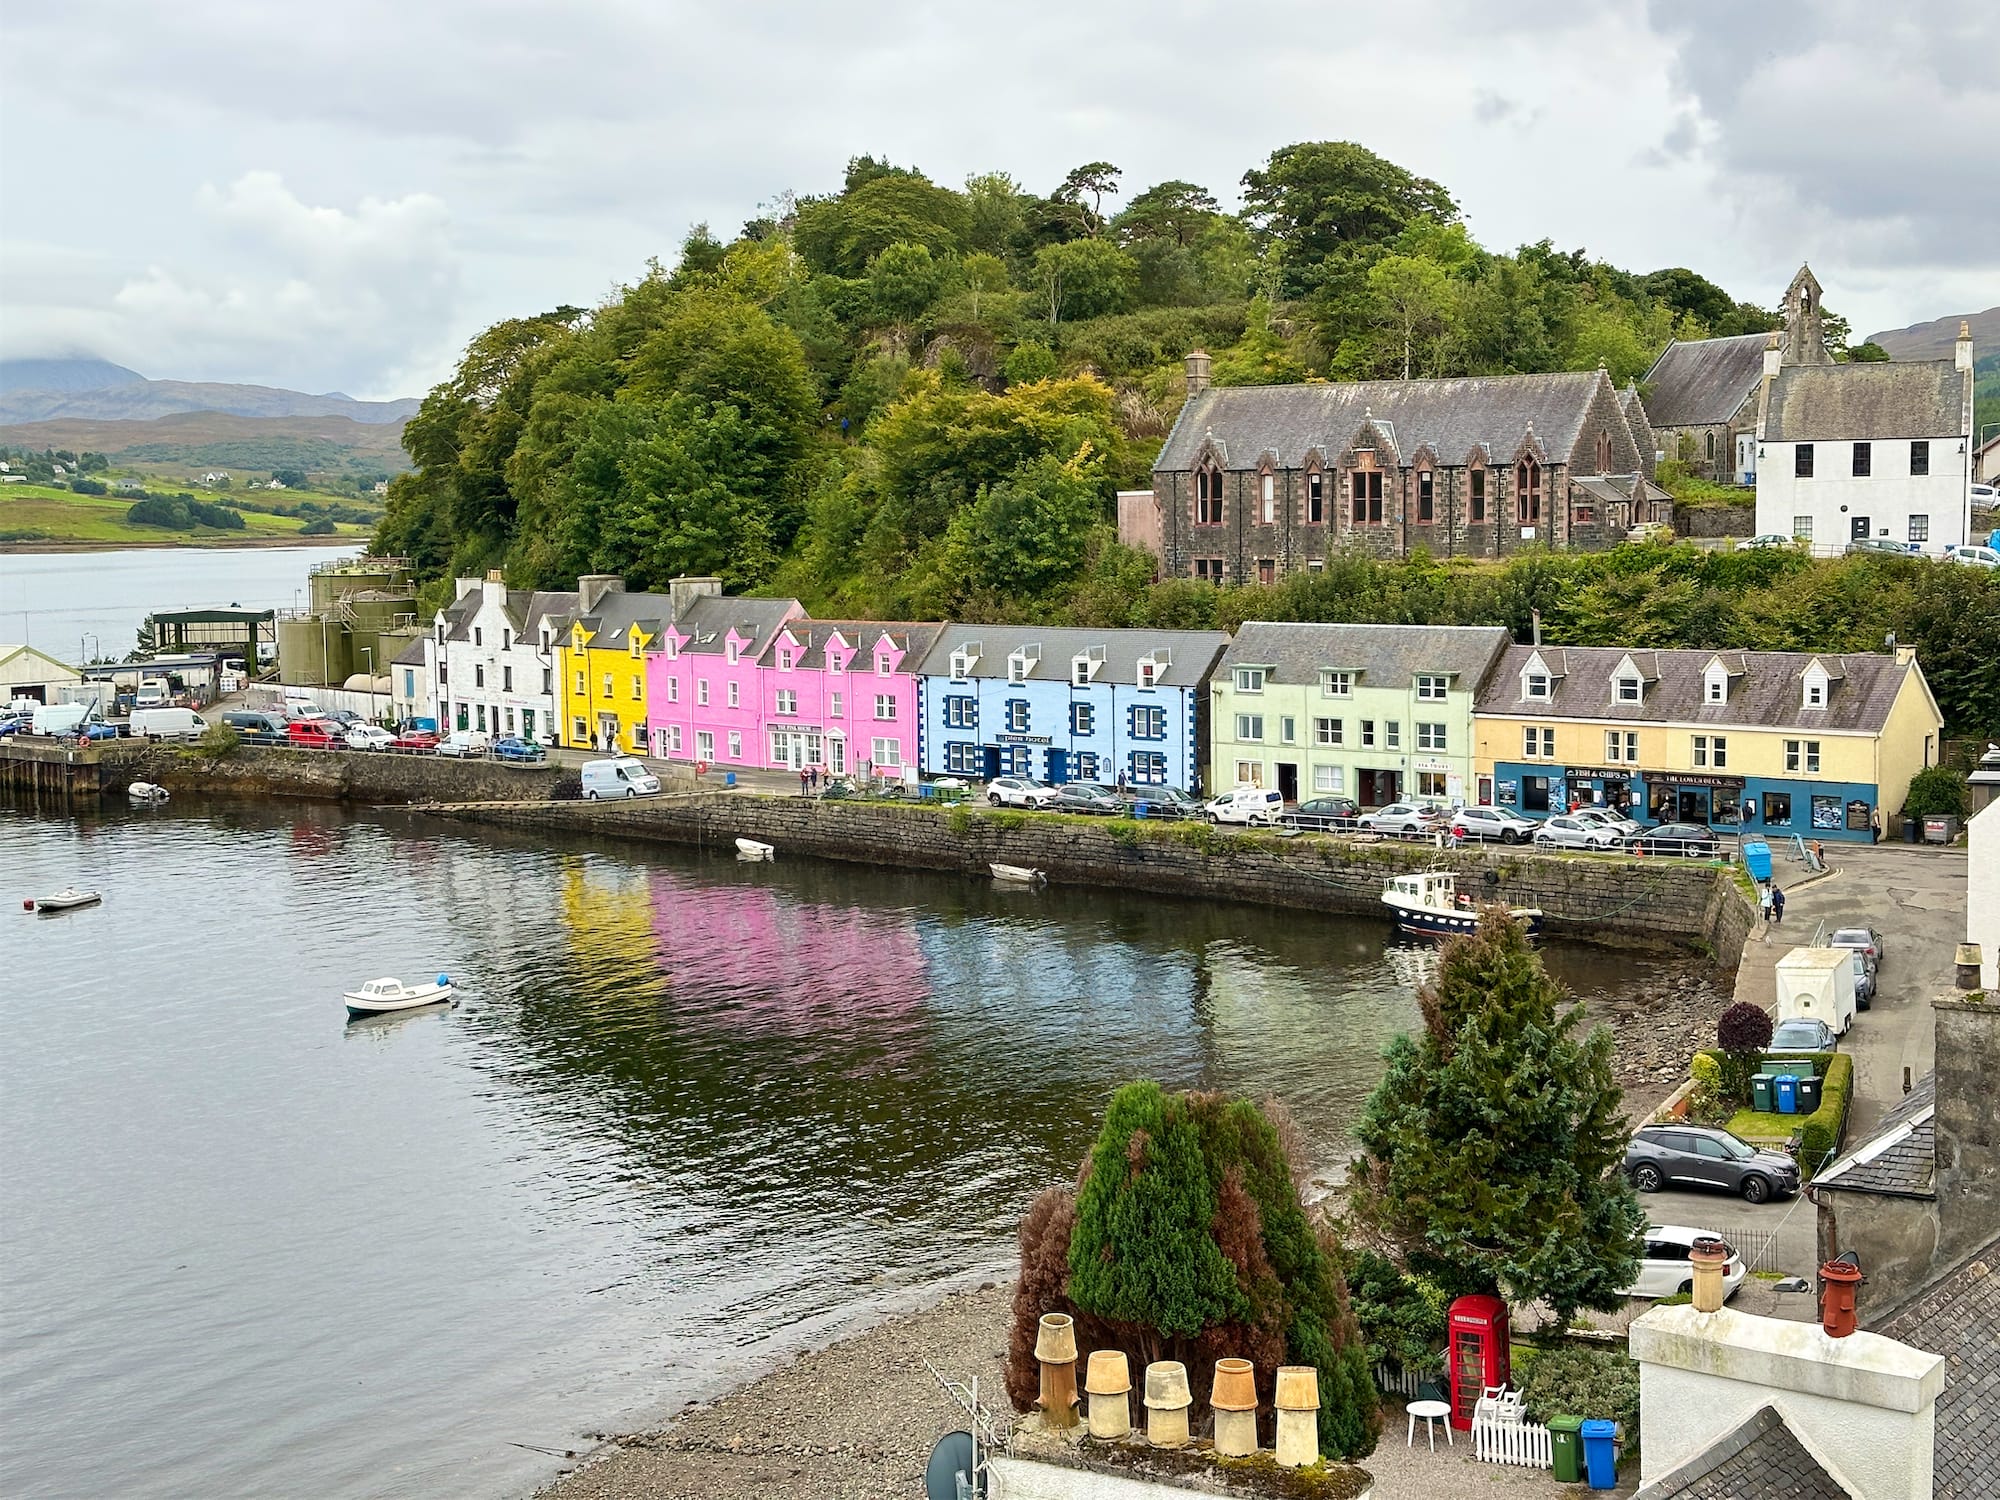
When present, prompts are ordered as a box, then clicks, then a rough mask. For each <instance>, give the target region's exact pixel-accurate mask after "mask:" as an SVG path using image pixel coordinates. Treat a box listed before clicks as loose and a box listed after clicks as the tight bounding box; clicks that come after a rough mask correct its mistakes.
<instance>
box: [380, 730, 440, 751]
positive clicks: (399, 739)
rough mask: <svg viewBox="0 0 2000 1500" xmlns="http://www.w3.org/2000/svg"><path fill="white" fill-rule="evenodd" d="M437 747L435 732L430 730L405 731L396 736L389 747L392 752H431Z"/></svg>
mask: <svg viewBox="0 0 2000 1500" xmlns="http://www.w3.org/2000/svg"><path fill="white" fill-rule="evenodd" d="M437 747H438V737H437V731H436V730H432V729H406V730H404V731H403V732H402V733H401V734H399V735H397V736H396V738H395V740H394V742H393V743H392V744H391V745H390V746H389V748H390V749H392V750H422V751H426V752H428V751H432V750H435V749H437Z"/></svg>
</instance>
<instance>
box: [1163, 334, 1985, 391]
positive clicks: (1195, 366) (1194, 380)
mask: <svg viewBox="0 0 2000 1500" xmlns="http://www.w3.org/2000/svg"><path fill="white" fill-rule="evenodd" d="M1971 347H1972V346H1971V345H1970V344H1968V345H1966V348H1967V349H1970V348H1971ZM1207 389H1208V351H1207V350H1206V349H1197V350H1195V351H1194V352H1193V353H1192V354H1190V355H1188V357H1187V393H1188V394H1189V395H1190V396H1199V395H1200V394H1201V393H1202V392H1203V391H1205V390H1207Z"/></svg>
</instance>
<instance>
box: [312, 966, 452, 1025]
mask: <svg viewBox="0 0 2000 1500" xmlns="http://www.w3.org/2000/svg"><path fill="white" fill-rule="evenodd" d="M457 994H458V988H457V986H455V985H454V984H453V983H452V982H451V979H450V976H448V975H445V974H440V975H438V977H437V982H436V983H434V984H405V983H403V981H402V980H400V979H371V980H369V981H368V982H367V983H366V984H364V985H362V986H361V988H360V989H358V990H349V991H348V992H347V993H346V994H345V995H342V996H341V997H340V998H341V999H343V1000H345V1001H346V1002H347V1013H348V1014H349V1015H350V1016H386V1015H390V1014H393V1013H394V1012H396V1011H399V1010H421V1009H422V1008H423V1007H424V1006H426V1005H442V1004H444V1003H445V1002H446V1001H448V1000H451V999H453V998H454V997H456V996H457Z"/></svg>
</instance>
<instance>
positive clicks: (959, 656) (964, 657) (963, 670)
mask: <svg viewBox="0 0 2000 1500" xmlns="http://www.w3.org/2000/svg"><path fill="white" fill-rule="evenodd" d="M977 660H979V658H978V657H976V656H974V655H973V654H972V653H971V652H969V651H954V652H952V653H951V675H952V676H953V678H955V679H956V680H958V681H960V682H963V681H964V680H965V679H966V678H968V677H970V676H971V675H972V664H973V663H974V662H976V661H977Z"/></svg>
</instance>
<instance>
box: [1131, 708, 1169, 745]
mask: <svg viewBox="0 0 2000 1500" xmlns="http://www.w3.org/2000/svg"><path fill="white" fill-rule="evenodd" d="M1131 712H1132V726H1131V731H1132V738H1133V739H1135V740H1163V739H1165V738H1166V737H1167V711H1166V710H1165V709H1164V708H1145V707H1140V708H1134V709H1133V710H1132V711H1131Z"/></svg>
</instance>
